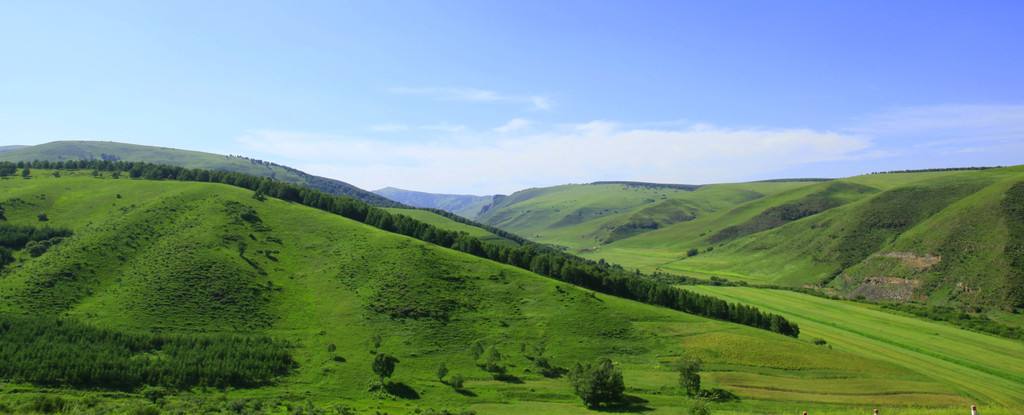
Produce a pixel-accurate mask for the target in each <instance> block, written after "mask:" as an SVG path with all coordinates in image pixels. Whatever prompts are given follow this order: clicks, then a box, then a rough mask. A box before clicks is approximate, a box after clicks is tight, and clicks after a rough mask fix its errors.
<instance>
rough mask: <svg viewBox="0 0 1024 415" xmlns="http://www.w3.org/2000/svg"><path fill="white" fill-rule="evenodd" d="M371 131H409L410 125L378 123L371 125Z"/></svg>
mask: <svg viewBox="0 0 1024 415" xmlns="http://www.w3.org/2000/svg"><path fill="white" fill-rule="evenodd" d="M370 131H373V132H376V133H400V132H403V131H409V126H407V125H405V124H377V125H371V126H370Z"/></svg>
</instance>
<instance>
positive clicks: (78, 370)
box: [0, 314, 295, 390]
mask: <svg viewBox="0 0 1024 415" xmlns="http://www.w3.org/2000/svg"><path fill="white" fill-rule="evenodd" d="M289 349H290V346H288V345H287V344H285V343H283V342H280V341H276V340H273V339H271V338H269V337H266V336H248V335H247V336H241V335H227V334H210V335H191V334H151V333H131V332H123V331H116V330H111V329H104V328H97V327H93V326H90V325H86V324H82V323H79V322H76V321H74V320H69V319H59V318H53V317H29V316H20V315H14V314H0V378H3V379H6V380H10V381H14V382H27V383H33V384H37V385H45V386H74V387H81V388H101V389H119V390H132V389H136V388H138V387H141V386H143V385H154V386H167V387H175V388H189V387H193V386H211V387H228V386H232V387H251V386H258V385H263V384H267V383H270V382H271V381H272V380H273V379H274V378H275V377H278V376H282V375H285V374H287V373H288V372H289V371H290V370H291V369H292V368H293V367H294V366H295V362H294V361H293V360H292V357H291V355H290V352H289Z"/></svg>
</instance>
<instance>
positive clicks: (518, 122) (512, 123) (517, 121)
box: [494, 118, 530, 134]
mask: <svg viewBox="0 0 1024 415" xmlns="http://www.w3.org/2000/svg"><path fill="white" fill-rule="evenodd" d="M529 126H530V121H529V120H525V119H522V118H513V119H511V120H509V121H508V122H507V123H505V124H502V125H501V126H498V127H495V128H494V132H496V133H499V134H508V133H511V132H513V131H519V130H522V129H525V128H527V127H529Z"/></svg>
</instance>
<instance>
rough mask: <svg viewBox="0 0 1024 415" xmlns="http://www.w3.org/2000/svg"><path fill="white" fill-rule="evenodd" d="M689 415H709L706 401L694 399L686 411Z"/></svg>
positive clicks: (709, 410)
mask: <svg viewBox="0 0 1024 415" xmlns="http://www.w3.org/2000/svg"><path fill="white" fill-rule="evenodd" d="M687 413H689V415H711V408H708V403H707V401H705V400H703V399H694V400H693V403H691V404H690V408H689V409H688V410H687Z"/></svg>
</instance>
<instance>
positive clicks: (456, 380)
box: [448, 374, 466, 389]
mask: <svg viewBox="0 0 1024 415" xmlns="http://www.w3.org/2000/svg"><path fill="white" fill-rule="evenodd" d="M465 383H466V378H464V377H462V375H459V374H455V375H451V377H449V378H448V385H450V386H451V387H453V388H455V389H462V385H463V384H465Z"/></svg>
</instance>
